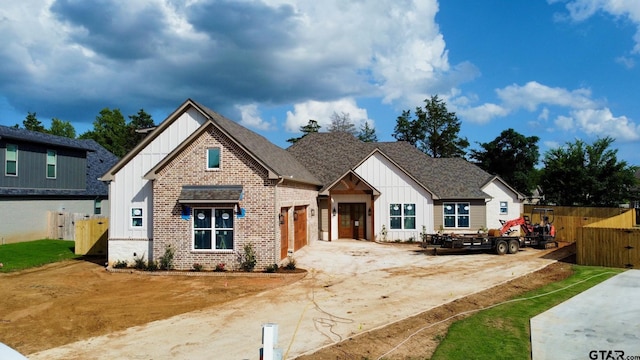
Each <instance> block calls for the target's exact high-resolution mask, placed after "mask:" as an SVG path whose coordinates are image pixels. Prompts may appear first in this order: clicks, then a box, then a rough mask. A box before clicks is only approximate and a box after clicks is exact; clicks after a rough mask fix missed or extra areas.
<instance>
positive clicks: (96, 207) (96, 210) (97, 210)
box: [93, 199, 102, 215]
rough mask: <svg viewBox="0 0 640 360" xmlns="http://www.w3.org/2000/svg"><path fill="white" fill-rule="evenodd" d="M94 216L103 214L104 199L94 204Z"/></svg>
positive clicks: (97, 200)
mask: <svg viewBox="0 0 640 360" xmlns="http://www.w3.org/2000/svg"><path fill="white" fill-rule="evenodd" d="M93 214H94V215H101V214H102V199H96V200H95V201H94V202H93Z"/></svg>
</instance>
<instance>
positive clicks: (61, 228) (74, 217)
mask: <svg viewBox="0 0 640 360" xmlns="http://www.w3.org/2000/svg"><path fill="white" fill-rule="evenodd" d="M48 218H49V219H48V223H49V228H48V231H47V238H49V239H58V240H74V241H75V243H76V244H75V253H76V254H77V255H104V254H106V253H107V228H108V227H109V220H108V218H107V217H104V216H99V215H88V214H83V213H68V212H62V211H49V214H48Z"/></svg>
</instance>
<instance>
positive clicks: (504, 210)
mask: <svg viewBox="0 0 640 360" xmlns="http://www.w3.org/2000/svg"><path fill="white" fill-rule="evenodd" d="M508 213H509V204H508V203H507V202H506V201H500V215H507V214H508Z"/></svg>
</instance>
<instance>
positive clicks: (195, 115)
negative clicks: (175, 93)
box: [109, 109, 207, 262]
mask: <svg viewBox="0 0 640 360" xmlns="http://www.w3.org/2000/svg"><path fill="white" fill-rule="evenodd" d="M206 121H207V119H206V118H205V117H204V116H202V114H201V113H200V112H198V111H197V110H195V109H189V110H188V111H186V112H184V113H183V114H182V115H180V117H179V118H178V119H176V120H175V121H174V122H173V123H172V124H171V125H169V127H167V128H166V129H164V131H163V132H162V133H161V134H159V135H158V137H157V138H155V139H154V140H153V141H152V142H151V143H149V144H148V145H147V146H146V147H145V148H144V149H142V150H141V151H140V152H139V153H138V154H137V155H136V156H135V157H133V159H131V161H129V162H128V163H127V164H126V165H125V166H124V167H123V168H122V169H120V170H119V171H118V172H117V173H116V174H115V176H114V180H113V181H111V183H110V184H109V199H110V201H111V211H110V221H109V262H112V261H116V260H126V259H131V258H132V253H133V252H134V251H135V252H136V253H138V256H140V255H141V254H140V253H145V254H146V255H145V259H147V260H152V258H150V257H149V256H150V255H151V254H152V252H150V251H149V249H150V248H151V245H150V244H148V243H149V242H150V241H152V240H153V228H152V224H153V217H152V216H153V188H152V182H151V181H149V180H145V179H143V176H144V175H146V173H147V172H149V170H151V169H152V168H153V167H154V166H155V165H156V164H158V162H160V161H161V160H162V159H164V158H165V157H166V156H167V155H168V154H169V153H170V152H171V151H173V150H174V149H175V148H176V147H178V145H180V144H181V143H182V142H183V141H184V140H185V139H186V138H188V137H189V136H190V135H191V134H192V133H193V132H195V131H196V130H197V129H198V128H199V127H200V126H201V125H202V124H204V123H205V122H206ZM132 208H142V209H143V219H142V221H143V226H142V227H141V228H136V229H134V228H132V227H131V226H130V221H131V220H130V219H131V216H130V215H131V209H132ZM124 240H126V245H125V243H123V242H122V241H124ZM114 241H118V246H117V247H116V246H111V245H112V242H114ZM118 248H119V249H121V250H116V249H118ZM132 250H133V251H132ZM115 251H118V252H123V251H125V252H126V254H124V253H123V254H119V253H116V252H115ZM125 255H126V256H125Z"/></svg>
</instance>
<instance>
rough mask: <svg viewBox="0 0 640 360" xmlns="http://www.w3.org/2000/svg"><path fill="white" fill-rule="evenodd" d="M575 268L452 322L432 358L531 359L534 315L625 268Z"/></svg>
mask: <svg viewBox="0 0 640 360" xmlns="http://www.w3.org/2000/svg"><path fill="white" fill-rule="evenodd" d="M573 270H574V274H573V275H571V276H570V277H568V278H567V279H565V280H562V281H559V282H556V283H553V284H549V285H546V286H544V287H542V288H540V289H538V290H534V291H531V292H528V293H526V294H524V295H522V296H520V297H517V298H515V299H512V300H510V302H508V303H505V304H502V305H499V306H495V307H493V308H490V309H487V310H482V311H480V312H478V313H476V314H475V315H472V316H470V317H468V318H466V319H463V320H460V321H457V322H455V323H453V324H452V325H451V327H450V328H449V331H448V333H447V336H446V337H445V339H444V340H443V341H442V342H441V343H440V345H439V346H438V348H437V349H436V351H435V353H434V354H433V357H432V359H447V360H449V359H528V358H530V357H531V334H530V329H529V320H530V319H531V318H532V317H534V316H536V315H538V314H540V313H543V312H545V311H546V310H548V309H550V308H552V307H554V306H556V305H558V304H560V303H562V302H564V301H566V300H568V299H570V298H572V297H573V296H575V295H577V294H579V293H581V292H583V291H585V290H587V289H589V288H590V287H592V286H595V285H597V284H599V283H600V282H602V281H604V280H606V279H608V278H610V277H612V276H614V275H616V274H618V273H620V272H622V271H623V270H622V269H610V268H602V267H592V266H578V265H575V266H573Z"/></svg>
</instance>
